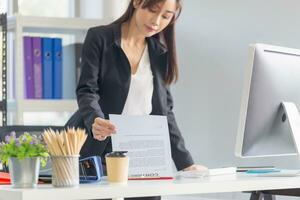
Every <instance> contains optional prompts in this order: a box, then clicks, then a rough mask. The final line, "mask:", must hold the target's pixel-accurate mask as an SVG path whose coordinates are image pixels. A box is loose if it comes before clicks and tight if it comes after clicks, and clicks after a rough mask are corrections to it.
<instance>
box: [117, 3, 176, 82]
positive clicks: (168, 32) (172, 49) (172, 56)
mask: <svg viewBox="0 0 300 200" xmlns="http://www.w3.org/2000/svg"><path fill="white" fill-rule="evenodd" d="M133 1H134V0H131V1H130V3H129V6H128V8H127V10H126V11H125V13H124V14H123V15H122V16H121V17H120V18H119V19H117V20H116V21H114V22H113V23H123V22H126V21H129V20H130V19H131V18H132V16H133V13H134V10H135V8H134V6H133ZM139 1H140V2H139V3H140V4H142V8H143V9H145V8H151V7H153V6H154V5H156V4H158V3H160V2H163V1H165V0H139ZM176 2H177V12H176V15H175V16H174V17H173V19H172V20H171V22H170V23H169V25H168V26H167V27H166V28H165V29H164V30H162V31H161V32H160V33H158V34H157V35H156V36H155V37H158V38H159V39H160V40H161V41H162V42H163V43H164V44H165V45H166V47H167V49H168V52H169V55H168V68H167V73H166V76H165V83H166V84H167V85H170V84H171V83H173V82H176V81H177V80H178V75H179V69H178V60H177V53H176V43H175V21H176V19H177V18H178V17H179V15H180V13H181V9H182V5H181V0H176Z"/></svg>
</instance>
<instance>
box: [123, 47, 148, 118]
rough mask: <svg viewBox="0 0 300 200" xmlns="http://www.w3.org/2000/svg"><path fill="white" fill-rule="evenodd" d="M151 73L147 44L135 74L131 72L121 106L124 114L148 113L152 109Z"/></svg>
mask: <svg viewBox="0 0 300 200" xmlns="http://www.w3.org/2000/svg"><path fill="white" fill-rule="evenodd" d="M152 94H153V75H152V71H151V65H150V59H149V51H148V46H146V47H145V50H144V52H143V55H142V57H141V59H140V62H139V64H138V68H137V71H136V73H135V74H131V82H130V86H129V92H128V96H127V99H126V102H125V106H124V108H123V112H122V114H124V115H148V114H150V113H151V111H152Z"/></svg>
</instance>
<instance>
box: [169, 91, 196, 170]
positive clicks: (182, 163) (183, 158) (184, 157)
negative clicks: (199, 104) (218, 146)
mask: <svg viewBox="0 0 300 200" xmlns="http://www.w3.org/2000/svg"><path fill="white" fill-rule="evenodd" d="M167 109H168V110H167V119H168V126H169V132H170V142H171V152H172V158H173V161H174V163H175V166H176V168H177V170H182V169H184V168H186V167H189V166H191V165H193V164H194V161H193V158H192V156H191V154H190V152H189V151H188V150H187V149H186V148H185V144H184V139H183V137H182V135H181V133H180V130H179V128H178V126H177V123H176V119H175V116H174V113H173V98H172V95H171V93H170V88H169V87H167Z"/></svg>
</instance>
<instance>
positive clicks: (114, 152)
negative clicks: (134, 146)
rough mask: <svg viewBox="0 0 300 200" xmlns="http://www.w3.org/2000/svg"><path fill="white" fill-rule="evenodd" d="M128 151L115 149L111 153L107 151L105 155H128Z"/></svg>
mask: <svg viewBox="0 0 300 200" xmlns="http://www.w3.org/2000/svg"><path fill="white" fill-rule="evenodd" d="M127 153H128V151H113V152H110V153H107V154H106V155H105V156H106V157H126V156H127V155H126V154H127Z"/></svg>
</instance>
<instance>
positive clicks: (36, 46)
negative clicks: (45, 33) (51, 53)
mask: <svg viewBox="0 0 300 200" xmlns="http://www.w3.org/2000/svg"><path fill="white" fill-rule="evenodd" d="M32 55H33V72H34V96H35V98H36V99H41V98H42V97H43V90H42V89H43V85H42V40H41V38H40V37H33V38H32Z"/></svg>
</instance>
